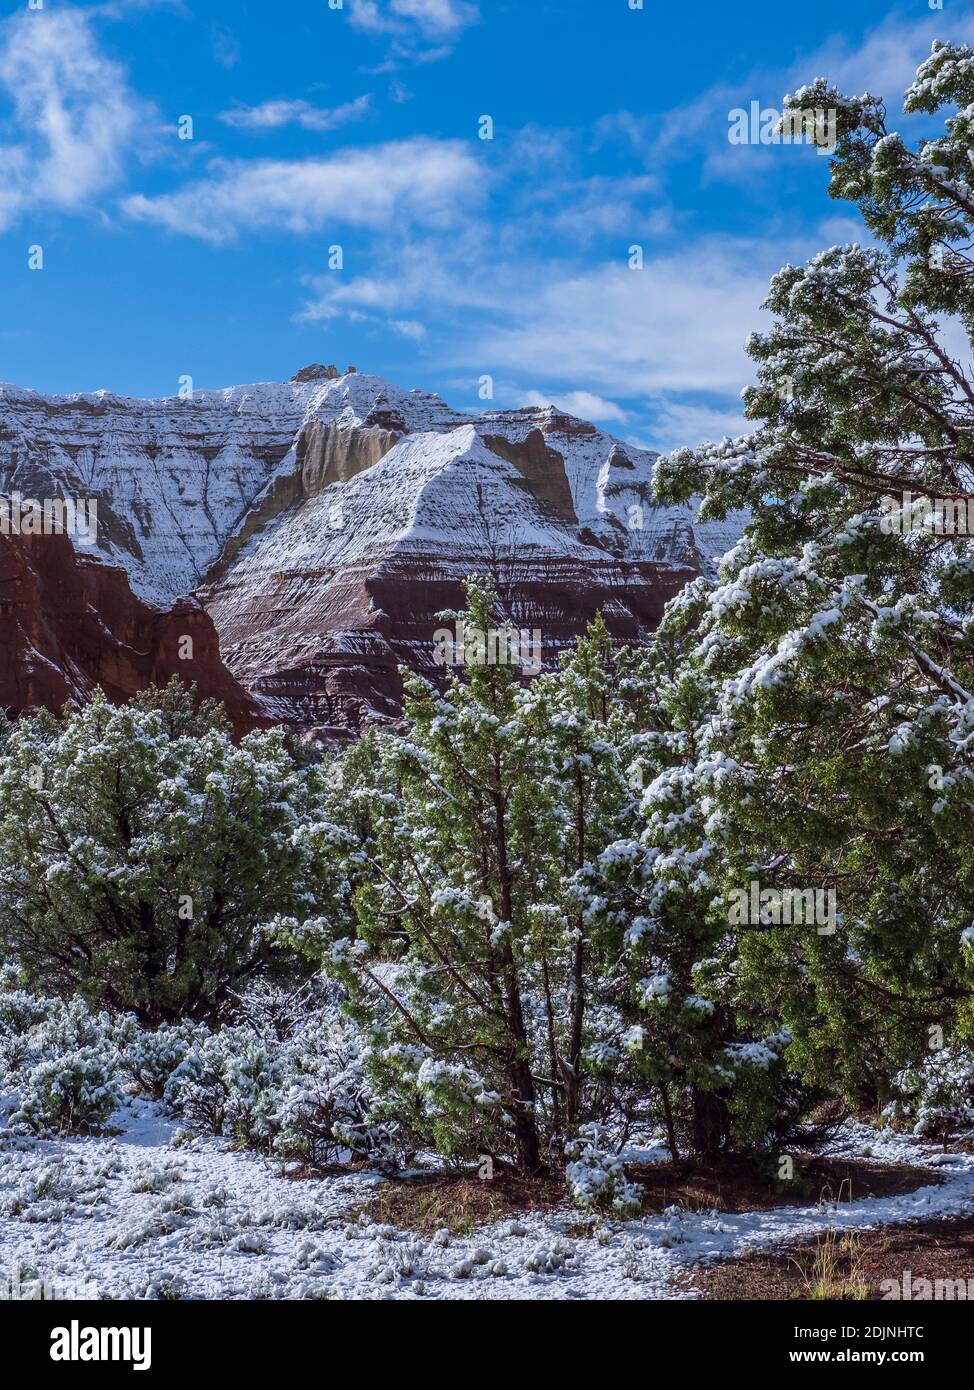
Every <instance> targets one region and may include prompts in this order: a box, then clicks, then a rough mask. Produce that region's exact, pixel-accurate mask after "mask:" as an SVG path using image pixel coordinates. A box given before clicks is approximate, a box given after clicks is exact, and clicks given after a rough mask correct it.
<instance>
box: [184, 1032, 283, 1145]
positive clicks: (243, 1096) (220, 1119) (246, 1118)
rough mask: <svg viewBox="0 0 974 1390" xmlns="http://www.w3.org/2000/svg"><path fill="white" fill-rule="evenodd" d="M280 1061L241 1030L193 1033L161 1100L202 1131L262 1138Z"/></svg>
mask: <svg viewBox="0 0 974 1390" xmlns="http://www.w3.org/2000/svg"><path fill="white" fill-rule="evenodd" d="M280 1081H281V1063H280V1059H279V1057H275V1056H274V1055H273V1054H272V1051H271V1049H270V1048H269V1047H268V1045H267V1044H266V1043H265V1042H264V1041H263V1040H262V1039H261V1038H260V1037H259V1036H258V1035H257V1034H256V1033H254V1032H253V1031H252V1030H250V1029H247V1028H237V1027H233V1028H224V1029H222V1030H221V1031H220V1032H219V1033H208V1034H207V1033H204V1034H202V1035H200V1036H197V1038H196V1040H195V1041H194V1042H193V1044H192V1045H191V1046H190V1048H189V1050H188V1051H187V1053H186V1055H185V1056H184V1058H183V1060H182V1061H181V1062H180V1063H179V1065H178V1066H177V1067H176V1068H175V1070H174V1071H173V1072H172V1074H171V1076H170V1078H169V1080H168V1082H167V1083H166V1087H165V1092H164V1096H165V1100H166V1103H167V1105H169V1106H170V1107H171V1108H172V1109H173V1110H175V1111H176V1112H177V1113H178V1114H180V1115H181V1116H182V1117H183V1118H184V1119H185V1121H186V1123H187V1125H188V1126H189V1127H190V1128H191V1129H193V1130H196V1131H197V1132H198V1133H203V1134H226V1135H230V1136H233V1137H234V1138H236V1139H237V1140H239V1141H240V1142H241V1143H246V1144H253V1143H257V1142H258V1141H267V1140H268V1139H269V1138H270V1137H271V1136H272V1135H273V1132H274V1128H275V1124H274V1115H275V1113H276V1111H277V1109H278V1107H279V1099H280Z"/></svg>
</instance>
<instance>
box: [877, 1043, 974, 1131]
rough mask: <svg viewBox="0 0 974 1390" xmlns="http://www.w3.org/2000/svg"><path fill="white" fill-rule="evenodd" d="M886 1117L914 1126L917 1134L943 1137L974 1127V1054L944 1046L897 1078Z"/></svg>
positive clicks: (963, 1049) (958, 1048)
mask: <svg viewBox="0 0 974 1390" xmlns="http://www.w3.org/2000/svg"><path fill="white" fill-rule="evenodd" d="M896 1088H897V1091H898V1095H897V1098H896V1100H894V1101H893V1102H892V1103H891V1104H890V1106H889V1107H888V1108H887V1112H886V1113H887V1114H888V1115H889V1116H890V1117H891V1118H893V1119H898V1120H905V1121H909V1122H911V1123H912V1128H913V1133H914V1134H923V1135H929V1136H931V1137H933V1138H944V1137H946V1136H947V1135H949V1134H952V1133H956V1132H957V1131H965V1130H970V1129H972V1128H974V1052H971V1051H970V1050H969V1049H968V1048H963V1047H952V1048H950V1047H945V1048H943V1049H942V1050H941V1051H939V1052H934V1053H932V1054H931V1055H930V1056H929V1057H927V1058H926V1059H925V1060H924V1061H923V1062H922V1063H921V1065H920V1066H918V1067H908V1068H907V1069H906V1070H904V1071H901V1072H900V1073H899V1074H898V1076H897V1077H896Z"/></svg>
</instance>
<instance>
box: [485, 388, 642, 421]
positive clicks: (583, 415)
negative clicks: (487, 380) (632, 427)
mask: <svg viewBox="0 0 974 1390" xmlns="http://www.w3.org/2000/svg"><path fill="white" fill-rule="evenodd" d="M508 394H509V395H510V397H511V399H512V400H516V402H517V404H518V405H522V406H523V405H540V406H545V405H553V406H556V407H557V408H558V410H563V411H564V412H565V413H566V414H567V415H577V416H578V417H579V418H580V419H582V420H596V421H598V422H599V423H602V424H605V423H610V424H618V425H624V424H625V423H626V421H627V420H628V419H629V414H628V412H627V411H625V410H623V409H622V406H620V405H616V403H615V401H607V400H606V399H605V397H604V396H597V395H595V394H594V392H592V391H568V392H565V393H564V394H563V395H552V396H549V395H545V393H544V392H543V391H510V392H509V393H508Z"/></svg>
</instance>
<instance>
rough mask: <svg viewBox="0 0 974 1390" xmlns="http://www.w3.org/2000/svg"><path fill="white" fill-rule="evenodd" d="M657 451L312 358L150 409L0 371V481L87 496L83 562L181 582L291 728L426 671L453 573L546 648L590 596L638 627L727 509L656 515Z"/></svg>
mask: <svg viewBox="0 0 974 1390" xmlns="http://www.w3.org/2000/svg"><path fill="white" fill-rule="evenodd" d="M655 457H656V455H655V454H653V453H651V452H649V451H647V450H644V449H639V448H635V447H633V446H631V445H629V444H624V443H622V442H620V441H619V440H617V439H614V438H613V437H612V436H611V435H607V434H605V433H603V432H602V431H600V430H598V429H597V428H596V427H595V426H593V425H591V424H588V423H586V422H585V421H582V420H578V419H575V418H574V417H571V416H568V415H565V414H563V413H560V412H559V411H557V410H555V409H554V408H553V407H552V408H544V409H527V410H518V411H495V410H490V411H486V412H484V413H482V414H478V415H467V414H461V413H459V412H457V411H454V410H452V409H450V407H449V406H447V405H446V404H445V403H444V402H443V401H442V400H441V399H440V398H439V397H438V396H435V395H431V394H430V393H428V392H425V391H418V390H414V391H401V390H399V389H398V388H396V387H395V386H393V385H391V384H390V383H389V382H387V381H384V380H383V379H382V378H380V377H375V376H369V375H366V374H363V373H358V372H355V371H354V370H349V371H348V372H346V373H345V374H344V375H339V374H338V373H337V371H336V370H335V369H334V368H325V367H321V366H317V365H315V366H312V367H309V368H305V369H304V370H303V371H301V372H299V373H297V374H296V376H295V377H293V378H292V379H291V380H290V381H286V382H280V383H278V382H263V383H259V384H257V385H253V386H236V387H230V388H228V389H226V390H220V391H194V392H193V393H192V394H191V395H187V396H186V397H183V396H174V397H168V398H165V399H162V400H136V399H132V398H127V397H121V396H115V395H112V394H111V393H108V392H104V391H99V392H94V393H85V394H78V395H70V396H42V395H40V394H38V393H37V392H34V391H29V390H23V389H20V388H17V387H11V386H0V493H6V494H10V493H12V492H19V493H20V494H21V495H22V496H24V497H34V498H41V499H43V498H50V497H56V496H64V497H77V498H96V499H97V501H98V523H99V524H98V535H97V543H96V546H95V547H93V548H92V549H93V551H94V553H95V554H97V555H99V556H100V558H101V559H103V560H104V561H105V562H107V563H109V564H111V565H114V566H117V567H121V568H122V569H124V570H125V572H126V574H127V576H128V579H129V582H130V583H131V586H132V589H133V590H134V592H135V594H136V595H137V596H138V597H139V598H140V599H141V600H143V601H145V602H148V603H150V604H153V605H156V606H157V607H160V608H167V607H169V606H170V605H172V604H173V603H175V602H177V601H178V600H180V599H183V598H184V597H185V596H187V595H190V594H194V593H198V594H199V597H200V598H201V600H202V602H203V604H204V606H205V607H206V608H207V609H208V610H209V613H210V616H211V617H212V619H213V621H214V622H215V624H216V628H217V631H218V633H219V636H220V641H221V646H222V650H223V656H224V660H225V661H226V663H227V665H228V666H229V667H230V669H231V671H232V672H233V674H234V675H235V676H236V677H237V678H238V679H239V680H241V681H242V683H243V684H244V685H245V686H246V687H249V688H250V690H251V691H252V692H253V693H255V694H256V695H257V696H258V698H259V699H260V700H261V701H262V702H263V705H264V708H265V709H266V711H267V712H268V713H269V714H270V715H271V716H272V717H280V718H285V719H288V720H290V721H293V722H296V723H299V724H303V725H315V724H320V723H332V722H333V721H334V720H336V719H344V720H348V718H349V717H351V718H353V720H354V722H359V721H360V719H361V718H362V717H363V716H365V715H367V714H368V713H369V712H370V711H371V712H375V711H381V712H385V713H389V714H393V713H395V710H396V701H397V696H398V693H399V684H398V677H397V675H396V664H397V662H400V661H405V662H407V663H408V664H410V665H412V666H415V667H419V668H421V669H422V668H426V667H428V666H430V663H431V661H432V655H431V652H432V647H431V642H432V631H433V628H434V626H435V621H434V619H435V614H436V613H437V612H438V611H439V610H440V609H442V608H444V607H449V606H453V605H455V604H456V603H458V602H459V596H460V588H459V585H460V582H461V581H462V579H463V577H464V576H465V575H467V574H469V573H471V572H481V573H487V574H489V575H490V576H491V577H492V578H493V579H494V582H495V584H496V585H497V587H498V590H499V592H500V593H501V595H502V598H503V600H504V602H505V606H506V608H507V610H508V612H509V615H510V616H511V617H513V618H514V619H515V621H516V622H517V623H518V624H519V625H521V626H525V627H530V628H531V629H538V630H539V631H540V632H541V635H542V640H543V641H544V643H545V647H546V651H548V652H550V653H553V652H554V651H555V650H557V648H558V646H559V645H560V644H561V643H563V642H564V641H567V640H570V638H571V637H572V636H574V634H575V633H577V632H578V631H579V630H580V628H581V627H582V626H583V625H584V623H585V622H586V621H587V620H588V619H589V618H590V617H591V616H592V614H593V613H594V612H595V611H596V609H602V611H604V612H605V613H606V616H607V618H608V620H609V621H610V622H611V623H612V624H613V626H614V627H615V629H616V630H617V631H618V632H619V633H620V635H626V636H630V637H637V636H639V635H640V634H641V633H642V632H644V631H645V630H646V629H647V628H648V627H651V626H652V625H653V623H655V621H657V619H658V616H659V612H660V610H661V607H662V603H663V602H665V599H666V598H668V597H669V596H670V594H671V593H673V592H676V591H677V590H678V588H679V587H680V586H681V585H682V584H683V583H685V582H686V579H687V578H688V577H689V572H690V571H697V572H699V571H700V570H706V569H708V568H710V567H711V566H712V564H713V561H714V559H715V557H717V556H719V555H720V554H722V553H723V552H724V551H725V550H726V549H727V548H728V547H729V546H730V545H731V544H733V542H734V541H735V540H736V538H737V535H738V534H739V531H740V525H741V523H742V521H743V518H734V519H731V520H729V521H728V522H727V523H724V524H721V525H717V524H711V525H705V526H700V525H697V524H696V523H695V521H694V515H693V511H692V509H690V508H658V507H655V506H653V504H652V501H651V496H650V479H651V473H652V467H653V462H654V460H655Z"/></svg>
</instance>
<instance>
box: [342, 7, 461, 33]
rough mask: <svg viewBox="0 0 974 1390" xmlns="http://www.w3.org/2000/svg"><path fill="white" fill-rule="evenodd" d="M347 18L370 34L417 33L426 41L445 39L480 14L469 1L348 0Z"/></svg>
mask: <svg viewBox="0 0 974 1390" xmlns="http://www.w3.org/2000/svg"><path fill="white" fill-rule="evenodd" d="M349 18H350V20H351V22H352V23H353V24H354V25H356V27H357V28H359V29H367V30H369V31H370V32H372V33H377V34H406V33H409V32H410V31H412V32H415V31H416V30H418V31H419V32H420V33H421V34H422V36H423V37H424V38H427V39H448V38H454V37H455V36H456V35H457V34H458V33H459V32H460V31H461V30H462V29H466V28H468V27H469V26H470V25H471V24H476V23H477V22H478V21H479V19H480V12H479V10H478V7H477V6H476V5H475V4H472V3H470V0H349Z"/></svg>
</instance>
